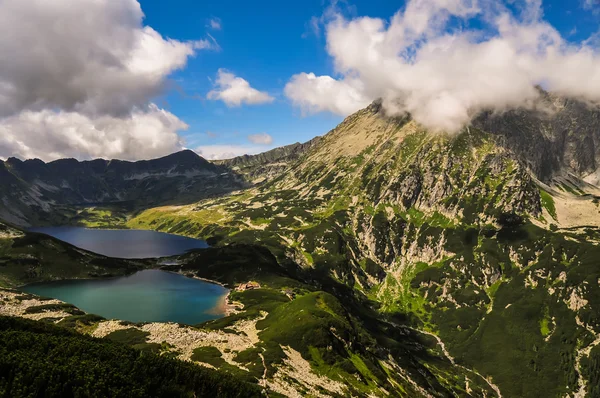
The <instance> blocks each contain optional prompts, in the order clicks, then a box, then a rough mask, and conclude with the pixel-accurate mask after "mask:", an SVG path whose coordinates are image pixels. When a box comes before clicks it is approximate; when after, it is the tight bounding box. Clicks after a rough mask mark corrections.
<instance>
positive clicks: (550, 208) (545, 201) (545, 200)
mask: <svg viewBox="0 0 600 398" xmlns="http://www.w3.org/2000/svg"><path fill="white" fill-rule="evenodd" d="M540 198H541V199H542V206H543V207H544V209H546V211H547V212H548V214H550V216H552V218H553V219H554V220H558V216H557V215H556V206H555V205H554V199H552V196H551V195H550V194H549V193H548V192H546V191H544V190H543V189H540Z"/></svg>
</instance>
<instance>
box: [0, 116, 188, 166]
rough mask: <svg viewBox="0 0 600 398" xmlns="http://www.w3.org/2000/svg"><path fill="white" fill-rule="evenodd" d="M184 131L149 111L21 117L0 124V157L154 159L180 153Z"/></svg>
mask: <svg viewBox="0 0 600 398" xmlns="http://www.w3.org/2000/svg"><path fill="white" fill-rule="evenodd" d="M186 128H187V125H186V124H185V123H183V122H182V121H181V120H179V119H178V118H177V117H176V116H175V115H173V114H171V113H169V112H166V111H164V110H161V109H159V108H158V107H156V105H150V106H149V107H148V109H146V110H137V109H136V110H134V111H133V112H132V113H131V114H130V115H129V116H127V117H124V118H122V117H115V116H110V115H105V116H98V117H90V116H86V115H83V114H81V113H77V112H68V111H53V110H43V111H37V112H36V111H24V112H21V113H19V114H18V115H15V116H10V117H8V118H6V119H4V120H3V121H2V123H1V124H0V153H6V154H10V156H16V157H20V158H23V159H30V158H39V159H42V160H54V159H58V158H70V157H73V158H78V159H81V158H83V159H87V158H96V157H104V158H109V159H113V158H118V159H124V160H136V159H140V158H155V157H159V156H162V155H165V154H168V153H173V152H176V151H179V150H181V149H182V148H183V141H182V139H181V137H180V136H179V134H178V133H177V132H178V131H180V130H185V129H186Z"/></svg>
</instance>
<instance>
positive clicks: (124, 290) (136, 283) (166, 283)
mask: <svg viewBox="0 0 600 398" xmlns="http://www.w3.org/2000/svg"><path fill="white" fill-rule="evenodd" d="M20 289H21V290H23V291H25V292H28V293H33V294H37V295H40V296H45V297H53V298H57V299H59V300H62V301H65V302H67V303H71V304H73V305H75V306H77V307H79V308H80V309H82V310H84V311H86V312H89V313H92V314H97V315H101V316H103V317H105V318H107V319H121V320H126V321H131V322H178V323H185V324H190V325H193V324H196V323H200V322H204V321H207V320H211V319H216V318H220V317H221V316H223V312H224V308H223V305H224V298H225V295H226V294H227V292H228V290H227V289H226V288H224V287H222V286H219V285H216V284H212V283H208V282H204V281H201V280H197V279H191V278H187V277H185V276H182V275H178V274H174V273H170V272H165V271H159V270H145V271H140V272H137V273H135V274H133V275H131V276H126V277H119V278H110V279H101V280H70V281H59V282H47V283H36V284H31V285H27V286H23V287H21V288H20Z"/></svg>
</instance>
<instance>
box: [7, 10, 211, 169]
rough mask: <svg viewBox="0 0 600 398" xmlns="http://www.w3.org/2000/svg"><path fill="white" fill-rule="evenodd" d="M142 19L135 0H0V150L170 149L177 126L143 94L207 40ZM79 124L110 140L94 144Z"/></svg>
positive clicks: (129, 153) (157, 89)
mask: <svg viewBox="0 0 600 398" xmlns="http://www.w3.org/2000/svg"><path fill="white" fill-rule="evenodd" d="M143 18H144V14H143V12H142V9H141V7H140V4H139V3H138V1H137V0H119V1H113V0H79V1H70V0H53V1H44V0H3V1H0V53H2V54H3V56H2V60H0V129H2V131H3V137H2V138H1V139H0V140H1V141H2V145H0V156H2V157H6V156H11V155H13V154H20V155H21V156H40V157H44V158H46V159H47V158H49V157H53V156H63V155H78V156H79V157H84V158H87V157H90V156H105V157H108V156H117V157H125V158H136V157H148V156H153V155H155V154H156V155H162V154H165V153H166V152H167V151H170V150H172V149H174V148H178V145H176V144H175V142H177V140H178V138H177V137H176V132H175V130H173V128H176V129H177V128H182V127H183V126H185V124H184V123H183V122H181V121H179V120H178V119H177V118H176V117H175V116H174V115H172V114H169V113H167V112H164V111H161V110H159V109H158V108H157V107H156V106H154V105H152V104H151V103H150V99H151V98H153V97H155V96H156V95H158V94H160V93H161V92H162V91H163V90H164V89H165V88H166V86H167V84H168V81H167V77H168V76H169V75H170V74H171V73H172V72H174V71H176V70H178V69H181V68H183V67H184V66H185V65H186V62H187V60H188V58H189V57H191V56H193V55H195V53H196V52H197V51H198V50H202V49H208V48H212V47H214V46H215V43H214V42H213V41H209V40H198V41H188V42H181V41H177V40H172V39H166V38H164V37H162V36H161V35H160V33H158V32H157V31H155V30H154V29H152V28H151V27H149V26H144V25H143ZM166 115H168V116H166ZM165 118H166V119H165ZM167 119H168V122H166V120H167ZM36 123H39V124H36ZM23 126H28V129H29V130H28V132H24V130H23ZM58 126H60V129H59V128H58ZM125 127H127V128H125ZM141 128H149V130H150V131H149V132H148V139H147V140H143V139H141V138H142V134H141V133H140V129H141ZM61 129H62V130H63V131H72V132H74V133H73V134H74V135H73V138H72V139H71V140H69V138H68V136H67V134H66V133H61V132H60V131H59V130H61ZM88 129H89V131H96V132H99V134H100V135H101V136H102V137H105V138H106V139H108V140H109V141H110V142H109V143H107V144H106V145H104V146H102V145H100V146H98V142H97V141H98V140H94V139H93V136H92V135H91V134H87V133H85V131H88ZM153 129H154V130H153ZM117 132H118V133H119V134H121V135H122V137H120V138H118V137H116V135H117ZM36 134H39V136H40V137H43V138H41V139H39V140H38V139H36ZM157 135H160V136H161V137H162V138H159V137H157ZM86 140H87V142H83V141H86ZM161 140H164V142H165V144H164V146H163V149H162V150H161V149H159V148H160V141H161ZM9 142H11V143H12V144H10V145H9V144H8V143H9ZM41 142H45V143H46V145H47V148H48V149H49V150H48V151H44V149H43V148H42V147H40V143H41ZM127 142H131V143H133V142H136V143H137V144H136V145H137V146H138V147H137V148H133V147H130V146H129V144H127ZM15 145H17V146H16V147H15ZM69 145H71V148H70V149H69V148H68V146H69ZM17 147H18V148H20V149H18V150H17ZM102 148H104V149H102ZM115 148H121V149H122V152H119V151H118V150H115ZM13 150H14V151H15V152H11V151H13ZM103 150H104V151H103ZM25 154H27V155H25ZM51 154H53V155H51ZM42 155H43V156H42Z"/></svg>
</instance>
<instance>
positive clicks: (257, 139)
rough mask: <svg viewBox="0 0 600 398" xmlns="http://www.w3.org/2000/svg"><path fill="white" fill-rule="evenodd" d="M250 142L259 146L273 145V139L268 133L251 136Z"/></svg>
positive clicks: (249, 137)
mask: <svg viewBox="0 0 600 398" xmlns="http://www.w3.org/2000/svg"><path fill="white" fill-rule="evenodd" d="M248 141H250V142H251V143H253V144H257V145H271V144H272V143H273V137H271V136H270V135H269V134H267V133H258V134H250V135H249V136H248Z"/></svg>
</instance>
